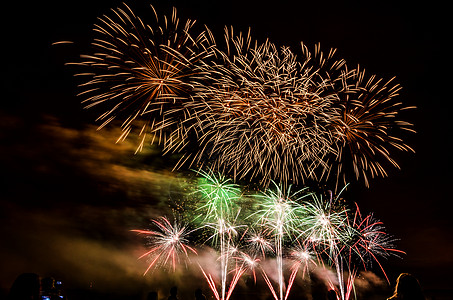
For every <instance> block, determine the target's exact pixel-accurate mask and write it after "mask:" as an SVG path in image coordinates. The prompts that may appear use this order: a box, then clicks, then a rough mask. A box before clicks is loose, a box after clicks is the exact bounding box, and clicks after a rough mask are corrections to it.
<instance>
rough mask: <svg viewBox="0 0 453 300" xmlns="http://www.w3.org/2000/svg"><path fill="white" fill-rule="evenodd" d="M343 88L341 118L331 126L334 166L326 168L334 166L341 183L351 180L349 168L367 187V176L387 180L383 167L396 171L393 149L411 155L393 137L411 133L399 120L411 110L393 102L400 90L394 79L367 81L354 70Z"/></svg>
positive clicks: (401, 143) (405, 124)
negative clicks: (334, 153)
mask: <svg viewBox="0 0 453 300" xmlns="http://www.w3.org/2000/svg"><path fill="white" fill-rule="evenodd" d="M342 85H343V88H342V92H341V93H339V95H340V96H341V98H340V102H339V103H338V105H339V106H340V107H341V115H340V117H339V118H335V119H334V122H333V123H332V124H333V127H332V130H333V135H334V136H335V137H336V142H335V148H337V149H338V151H337V153H338V154H337V155H336V159H335V160H336V162H332V163H329V165H336V170H334V173H335V174H336V177H337V178H338V177H342V178H343V181H344V183H346V181H347V180H350V179H347V173H349V172H350V170H351V168H348V167H351V165H352V170H353V172H354V174H355V177H356V179H359V178H360V177H362V178H363V180H364V182H365V185H366V186H368V185H369V179H368V178H369V177H370V176H371V178H373V177H375V176H382V177H385V176H387V172H386V171H385V168H386V164H387V165H388V164H390V165H393V166H394V167H396V168H399V165H398V163H397V162H396V161H395V160H394V159H393V158H392V156H391V150H392V149H397V150H400V151H412V152H413V151H414V150H413V149H412V148H411V147H410V146H409V145H407V144H406V143H405V142H404V141H403V140H402V139H401V138H399V137H397V136H396V134H397V133H398V132H399V131H401V130H405V131H411V132H414V130H413V125H412V124H411V123H408V122H405V121H401V120H399V119H398V115H399V113H400V112H401V111H403V110H406V109H410V108H414V107H408V106H404V105H403V103H402V102H399V101H397V100H396V99H395V97H396V96H397V95H398V92H399V91H400V90H401V87H400V85H398V84H395V83H393V78H392V79H390V80H388V81H384V80H383V79H380V78H378V77H376V76H374V75H372V76H369V77H368V76H366V74H365V70H361V69H359V68H357V69H356V70H354V72H353V74H349V76H348V77H345V78H344V80H343V81H342ZM350 164H351V165H350Z"/></svg>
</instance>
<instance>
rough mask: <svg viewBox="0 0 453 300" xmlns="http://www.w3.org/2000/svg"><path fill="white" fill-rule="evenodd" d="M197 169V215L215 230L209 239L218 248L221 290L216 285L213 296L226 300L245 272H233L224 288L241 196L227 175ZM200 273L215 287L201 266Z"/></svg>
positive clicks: (235, 232) (208, 226)
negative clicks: (198, 199)
mask: <svg viewBox="0 0 453 300" xmlns="http://www.w3.org/2000/svg"><path fill="white" fill-rule="evenodd" d="M197 173H198V175H201V177H200V178H199V182H198V186H197V188H196V192H195V193H196V194H198V195H200V207H199V208H198V211H200V212H201V213H202V214H201V215H200V216H198V218H199V219H202V222H204V223H205V225H204V227H206V228H209V229H211V230H213V231H214V234H213V235H211V236H210V237H209V238H208V240H212V241H213V243H214V244H215V245H217V246H218V247H219V250H220V268H221V291H220V294H219V292H217V289H215V290H213V292H214V295H216V297H219V298H217V299H221V300H227V299H229V297H230V296H231V293H232V292H233V290H234V287H235V286H236V283H237V280H239V278H240V276H242V274H243V272H244V271H243V270H242V269H240V270H238V271H237V272H235V273H234V274H235V275H234V277H233V279H232V282H231V283H230V285H229V288H228V290H227V275H228V269H229V262H230V259H231V257H232V254H233V253H234V252H235V250H236V249H235V247H234V237H235V236H237V228H238V226H237V225H235V223H236V220H237V218H238V216H239V213H240V210H239V209H238V210H237V212H236V213H234V212H235V211H236V210H235V207H236V205H237V202H238V200H239V199H240V197H241V190H240V188H239V185H237V184H235V183H233V182H232V181H231V179H228V178H226V177H225V176H223V175H222V174H219V173H217V174H216V173H214V172H213V171H212V170H209V171H208V172H205V171H202V170H200V171H198V172H197ZM232 250H233V251H232ZM200 267H201V266H200ZM203 274H205V278H206V279H207V280H208V283H209V285H210V287H211V289H213V288H215V285H213V283H214V282H213V281H212V276H211V275H209V274H206V273H205V271H204V270H203ZM237 276H239V277H237Z"/></svg>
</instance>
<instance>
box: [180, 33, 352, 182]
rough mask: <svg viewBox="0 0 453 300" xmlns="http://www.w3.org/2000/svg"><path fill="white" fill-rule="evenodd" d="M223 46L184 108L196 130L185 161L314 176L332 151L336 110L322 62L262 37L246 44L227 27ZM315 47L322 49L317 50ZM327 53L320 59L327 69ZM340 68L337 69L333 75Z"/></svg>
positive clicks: (273, 176) (267, 175) (238, 173)
mask: <svg viewBox="0 0 453 300" xmlns="http://www.w3.org/2000/svg"><path fill="white" fill-rule="evenodd" d="M226 40H227V51H226V52H223V51H222V50H219V48H216V52H217V54H218V56H219V57H221V63H218V62H214V63H213V64H212V65H209V66H207V73H210V74H212V75H211V76H210V78H209V80H208V82H207V84H206V82H205V83H204V84H203V85H197V86H196V87H195V89H194V91H195V92H196V95H195V96H194V99H195V101H193V102H188V103H187V105H188V110H192V111H194V112H196V113H193V114H192V120H195V123H196V125H194V126H195V127H196V130H197V131H198V132H199V144H200V147H199V149H200V150H199V151H198V152H197V153H196V155H194V158H193V160H192V162H191V164H192V163H194V162H197V163H198V162H200V163H205V161H208V162H210V163H211V167H213V168H215V169H218V170H221V171H222V172H226V173H229V174H233V176H234V177H235V178H236V177H237V178H245V177H247V178H252V179H253V178H258V180H260V182H261V183H262V184H264V185H265V186H266V185H268V184H269V182H270V180H277V181H279V182H283V183H285V184H286V182H291V181H293V182H298V181H302V182H303V181H304V180H305V179H306V178H311V179H315V178H316V174H315V172H314V171H315V170H316V169H317V168H318V167H319V166H320V165H324V164H325V162H324V160H323V158H324V157H325V156H326V155H327V154H329V153H332V152H335V150H336V149H335V148H333V147H332V145H333V143H334V140H333V137H332V134H331V131H330V130H329V124H330V122H331V119H333V118H334V117H336V116H337V117H339V116H340V114H339V113H340V111H339V108H338V107H335V106H334V105H333V104H334V103H336V102H338V99H337V97H338V96H337V94H336V93H335V92H334V89H333V87H332V82H333V80H334V79H332V78H329V77H327V76H324V75H323V74H322V72H320V70H321V69H322V68H323V67H324V66H323V65H321V64H317V62H315V60H316V58H315V57H313V56H312V54H311V53H310V52H309V51H308V50H307V48H306V47H304V48H303V49H304V54H303V55H304V60H303V62H302V63H300V62H299V61H297V59H296V55H295V54H294V53H293V52H292V51H291V50H290V49H289V48H287V47H282V48H281V50H278V49H277V47H276V46H275V45H274V44H272V43H270V42H268V41H267V42H265V43H263V44H261V45H258V44H257V43H255V45H254V46H250V45H251V38H250V35H247V36H245V37H244V36H242V35H241V34H240V35H238V36H234V35H233V33H232V30H231V32H230V31H229V30H227V31H226ZM318 52H319V53H321V54H320V55H321V56H322V52H320V51H318ZM332 56H333V52H331V53H330V54H329V55H327V56H326V57H324V60H323V61H322V63H323V64H325V65H327V64H328V63H327V62H326V61H329V63H330V67H331V68H339V67H340V66H341V65H342V64H343V63H342V62H338V61H337V62H332V63H331V62H330V61H332V60H333V58H332ZM339 74H340V73H339Z"/></svg>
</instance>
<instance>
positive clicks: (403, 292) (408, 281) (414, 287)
mask: <svg viewBox="0 0 453 300" xmlns="http://www.w3.org/2000/svg"><path fill="white" fill-rule="evenodd" d="M387 300H425V296H424V295H423V292H422V288H421V286H420V284H419V283H418V280H417V278H415V277H414V276H412V275H411V274H408V273H401V274H400V276H398V279H397V280H396V286H395V292H394V293H393V296H392V297H390V298H388V299H387Z"/></svg>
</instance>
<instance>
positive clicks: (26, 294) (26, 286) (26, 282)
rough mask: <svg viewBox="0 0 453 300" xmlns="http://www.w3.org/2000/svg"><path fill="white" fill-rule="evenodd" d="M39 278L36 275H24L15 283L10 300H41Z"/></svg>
mask: <svg viewBox="0 0 453 300" xmlns="http://www.w3.org/2000/svg"><path fill="white" fill-rule="evenodd" d="M39 292H40V282H39V276H38V274H35V273H24V274H21V275H19V276H18V277H17V278H16V280H15V281H14V283H13V285H12V286H11V289H10V291H9V295H8V299H10V300H39V298H40V295H39Z"/></svg>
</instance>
